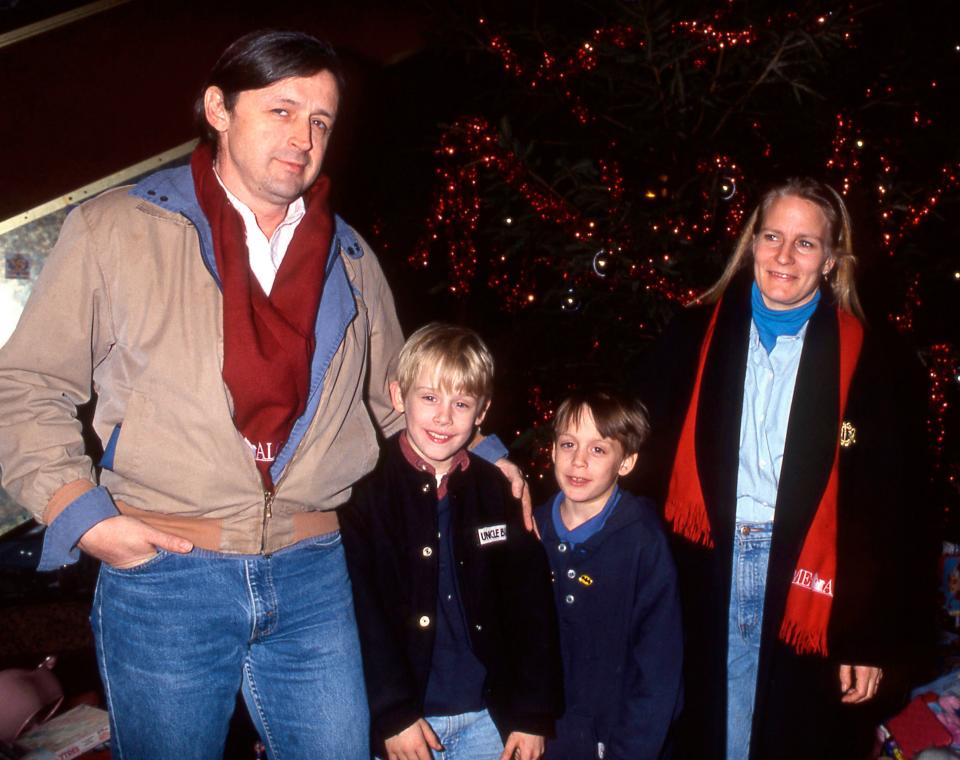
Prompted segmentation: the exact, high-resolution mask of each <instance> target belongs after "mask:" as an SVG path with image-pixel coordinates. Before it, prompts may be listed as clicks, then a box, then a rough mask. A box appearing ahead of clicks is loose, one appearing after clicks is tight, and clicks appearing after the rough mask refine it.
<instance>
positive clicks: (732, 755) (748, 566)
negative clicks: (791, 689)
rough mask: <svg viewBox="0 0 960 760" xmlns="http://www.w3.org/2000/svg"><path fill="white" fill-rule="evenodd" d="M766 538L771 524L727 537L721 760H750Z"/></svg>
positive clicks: (742, 528)
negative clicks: (727, 598) (724, 740)
mask: <svg viewBox="0 0 960 760" xmlns="http://www.w3.org/2000/svg"><path fill="white" fill-rule="evenodd" d="M772 536H773V523H741V522H738V523H737V526H736V530H735V531H734V535H733V573H732V575H731V581H730V615H729V631H728V636H727V639H728V646H729V648H728V650H727V760H746V758H747V757H749V756H750V733H751V730H752V724H753V701H754V696H755V694H756V691H757V663H758V661H759V659H760V633H761V630H762V627H763V599H764V591H765V590H766V587H767V565H768V563H769V560H770V539H771V537H772Z"/></svg>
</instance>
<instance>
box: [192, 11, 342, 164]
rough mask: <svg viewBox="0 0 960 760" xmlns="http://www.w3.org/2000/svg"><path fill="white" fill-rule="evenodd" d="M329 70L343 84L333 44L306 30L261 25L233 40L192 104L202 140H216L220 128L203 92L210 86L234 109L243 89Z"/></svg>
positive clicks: (339, 83)
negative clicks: (209, 116) (207, 108)
mask: <svg viewBox="0 0 960 760" xmlns="http://www.w3.org/2000/svg"><path fill="white" fill-rule="evenodd" d="M321 71H329V72H330V73H331V74H332V75H333V78H334V79H335V80H336V82H337V91H338V92H340V93H342V92H343V88H344V79H343V68H342V67H341V65H340V59H339V58H337V54H336V53H335V52H334V51H333V48H332V47H330V44H329V43H327V42H324V41H323V40H319V39H317V38H316V37H312V36H311V35H309V34H304V33H303V32H288V31H280V30H276V29H261V30H259V31H256V32H250V34H245V35H244V36H243V37H241V38H240V39H238V40H236V41H234V42H233V43H231V44H230V47H228V48H227V49H226V50H224V51H223V55H221V56H220V59H219V60H218V61H217V62H216V64H214V67H213V69H212V70H211V71H210V75H209V76H208V77H207V81H206V82H205V83H204V85H203V88H202V89H201V90H200V94H199V95H198V96H197V99H196V101H195V102H194V104H193V118H194V121H195V122H196V126H197V129H198V130H199V132H200V140H201V141H203V142H208V143H211V144H213V145H216V143H217V131H216V130H215V129H214V128H213V127H211V126H210V124H209V122H207V117H206V114H205V113H204V108H203V96H204V93H205V92H206V91H207V88H208V87H219V88H220V90H221V91H222V92H223V103H224V105H225V106H226V108H227V110H228V111H232V110H233V107H234V106H235V105H236V103H237V96H238V95H239V94H240V93H241V92H243V91H244V90H259V89H261V88H263V87H268V86H269V85H271V84H273V83H274V82H278V81H280V80H281V79H286V78H287V77H310V76H313V75H314V74H317V73H319V72H321Z"/></svg>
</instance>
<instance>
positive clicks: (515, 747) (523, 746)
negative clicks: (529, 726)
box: [500, 731, 546, 760]
mask: <svg viewBox="0 0 960 760" xmlns="http://www.w3.org/2000/svg"><path fill="white" fill-rule="evenodd" d="M545 747H546V743H545V742H544V739H543V737H542V736H539V735H537V734H525V733H523V731H512V732H511V733H510V736H508V737H507V743H506V744H505V745H504V747H503V754H502V755H500V760H514V759H516V760H540V758H541V757H542V756H543V751H544V749H545Z"/></svg>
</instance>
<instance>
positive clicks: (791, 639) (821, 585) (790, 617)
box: [666, 301, 863, 656]
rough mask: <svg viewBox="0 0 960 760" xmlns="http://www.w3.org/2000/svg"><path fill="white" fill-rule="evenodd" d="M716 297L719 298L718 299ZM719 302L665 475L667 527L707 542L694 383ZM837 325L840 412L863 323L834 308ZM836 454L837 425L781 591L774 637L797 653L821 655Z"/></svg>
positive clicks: (829, 596)
mask: <svg viewBox="0 0 960 760" xmlns="http://www.w3.org/2000/svg"><path fill="white" fill-rule="evenodd" d="M721 302H722V301H721ZM719 312H720V303H717V305H716V308H714V310H713V315H712V316H711V318H710V324H709V326H708V327H707V332H706V335H705V336H704V339H703V345H702V346H701V347H700V360H699V365H698V366H697V376H696V381H695V383H694V386H693V396H692V397H691V399H690V406H689V407H688V408H687V416H686V418H685V419H684V422H683V428H682V430H681V432H680V443H679V446H678V447H677V456H676V459H674V463H673V473H672V474H671V476H670V490H669V492H668V494H667V503H666V517H667V520H668V521H669V522H670V523H671V525H672V528H673V531H674V532H675V533H677V534H679V535H681V536H683V537H684V538H687V539H689V540H691V541H693V542H695V543H698V544H702V545H704V546H706V547H709V548H711V549H712V548H713V547H714V543H713V538H712V536H711V531H710V519H709V517H708V516H707V508H706V504H705V500H704V498H703V490H702V488H701V486H700V473H699V471H698V469H697V456H696V441H695V436H696V429H697V408H698V407H699V403H700V383H701V381H702V380H703V370H704V365H705V364H706V360H707V355H708V353H709V351H710V343H711V341H712V340H713V331H714V328H715V327H716V324H717V315H718V314H719ZM837 321H838V324H839V328H840V418H841V419H842V417H843V411H844V409H845V407H846V403H847V393H848V391H849V390H850V380H851V378H852V377H853V371H854V368H855V367H856V366H857V358H858V357H859V355H860V347H861V345H862V344H863V326H862V325H861V324H860V322H859V320H857V318H856V317H853V316H851V315H850V314H847V313H846V312H844V311H841V310H840V309H837ZM839 454H840V430H839V428H838V430H837V440H836V443H835V448H834V454H833V465H832V467H831V469H830V478H829V480H828V481H827V487H826V489H825V490H824V492H823V496H822V497H821V498H820V503H819V505H817V511H816V514H815V515H814V518H813V522H812V523H811V525H810V529H809V531H808V532H807V535H806V538H805V539H804V542H803V548H802V549H801V551H800V559H799V560H798V562H797V566H796V568H795V570H794V572H793V582H792V585H791V586H790V592H789V594H788V595H787V606H786V610H785V612H784V615H783V621H782V622H781V624H780V639H781V640H782V641H784V642H786V643H787V644H789V645H791V646H792V647H793V648H794V650H796V652H797V653H798V654H809V653H815V654H819V655H821V656H826V655H827V624H828V622H829V621H830V609H831V607H832V605H833V591H834V586H835V584H834V579H835V578H836V572H837V482H838V480H837V463H838V458H839Z"/></svg>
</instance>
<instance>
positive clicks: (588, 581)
mask: <svg viewBox="0 0 960 760" xmlns="http://www.w3.org/2000/svg"><path fill="white" fill-rule="evenodd" d="M577 580H578V581H579V582H580V585H581V586H592V585H593V578H591V577H590V576H589V575H587V574H586V573H584V574H583V575H581V576H580V577H579V578H577Z"/></svg>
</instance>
